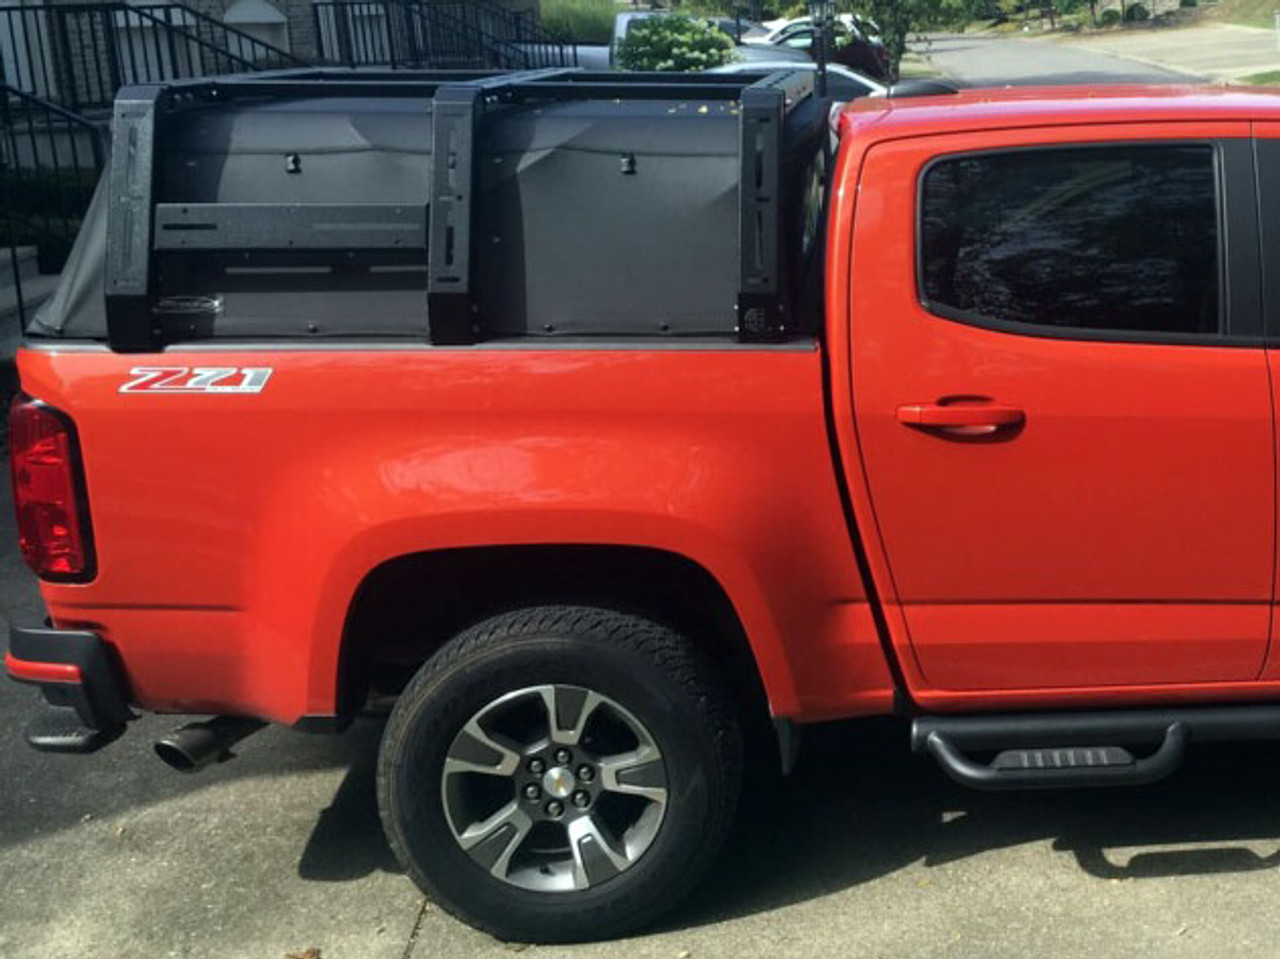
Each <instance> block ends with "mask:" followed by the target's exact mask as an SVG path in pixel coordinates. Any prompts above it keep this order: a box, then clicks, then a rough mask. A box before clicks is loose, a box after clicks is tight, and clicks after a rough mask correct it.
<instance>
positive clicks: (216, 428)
mask: <svg viewBox="0 0 1280 959" xmlns="http://www.w3.org/2000/svg"><path fill="white" fill-rule="evenodd" d="M811 83H812V72H811V71H803V72H802V71H792V72H776V73H767V74H766V73H761V74H707V75H676V76H655V75H652V74H636V75H616V74H607V73H600V74H589V73H583V72H574V71H559V72H556V71H536V72H529V73H516V74H491V73H476V74H472V75H460V74H457V73H442V74H415V73H410V72H406V71H397V72H395V73H393V74H387V75H383V76H379V75H373V74H369V73H366V72H359V71H357V72H352V73H342V72H336V73H335V72H323V71H321V72H310V73H307V72H302V73H293V74H290V73H276V74H267V75H260V76H259V77H258V78H256V79H255V78H252V77H242V78H230V79H220V80H210V81H191V82H185V83H174V84H167V85H158V86H150V87H139V88H132V89H127V90H125V91H124V92H123V93H122V94H121V96H120V98H119V99H118V101H117V104H116V110H115V121H114V122H115V131H114V138H113V155H112V158H111V166H110V170H109V173H108V175H107V177H106V179H105V181H104V183H103V185H102V187H101V188H100V190H99V194H98V196H97V198H96V200H95V204H94V208H93V209H92V210H91V211H90V214H89V216H88V218H87V221H86V226H85V228H84V230H83V231H82V233H81V236H80V238H79V240H78V241H77V244H76V247H75V249H74V250H73V253H72V257H71V261H70V262H69V264H68V267H67V269H66V271H65V272H64V274H63V279H62V284H61V286H60V288H59V290H58V292H57V293H56V294H55V296H54V298H53V299H52V300H51V301H50V302H49V304H47V305H46V307H45V308H44V309H43V310H42V311H41V312H40V313H39V314H38V315H37V316H36V318H35V319H34V321H33V322H32V324H31V325H30V328H29V329H28V331H27V336H28V340H27V343H26V346H25V348H24V349H23V350H22V351H21V352H20V353H19V356H18V367H19V373H20V376H21V386H22V390H23V394H22V395H21V396H20V397H19V398H18V400H17V401H16V403H15V405H14V406H13V409H12V412H11V414H10V431H9V438H10V448H11V457H12V466H13V478H14V493H15V498H16V503H17V511H18V527H19V531H20V536H21V546H22V551H23V554H24V556H25V557H26V560H27V562H28V563H29V564H30V566H31V568H32V569H33V570H35V572H36V574H37V575H38V576H39V577H40V579H41V591H42V594H43V596H44V600H45V603H46V605H47V607H48V612H49V619H48V622H47V623H45V624H16V625H14V626H13V627H12V630H11V636H10V647H9V651H8V654H7V656H6V660H5V662H6V668H7V670H8V673H9V675H10V676H11V677H13V678H14V679H16V680H19V681H21V682H26V683H31V684H34V685H36V686H38V687H39V688H40V689H41V690H42V691H43V693H44V696H45V699H46V700H47V705H46V706H45V707H44V708H43V710H42V712H41V713H40V714H39V715H38V716H37V718H36V719H34V720H33V722H32V724H31V725H30V726H29V727H28V728H27V731H26V736H27V739H28V741H29V742H30V743H31V744H32V745H33V746H35V747H36V748H38V749H44V750H51V751H63V752H86V751H91V750H94V749H98V748H101V747H102V746H104V745H105V744H106V743H108V742H109V741H110V740H112V739H113V738H115V737H116V736H118V735H120V734H121V733H122V732H123V731H124V729H125V728H126V726H127V724H128V722H129V720H130V719H131V718H132V717H133V715H134V712H135V711H136V710H147V711H153V712H161V713H166V712H172V713H193V712H194V713H205V714H212V715H215V716H216V717H217V718H216V719H214V720H212V721H210V722H206V723H199V724H196V725H193V726H187V727H185V728H183V729H181V730H178V731H177V732H175V733H173V734H172V735H171V736H168V737H166V738H165V739H164V740H162V741H161V742H160V743H158V744H157V751H158V752H159V753H160V755H161V756H162V757H164V758H165V759H166V760H167V761H168V762H170V763H171V764H172V765H175V766H177V767H179V768H186V769H195V768H199V767H200V766H202V765H204V764H206V763H208V762H211V761H214V760H220V759H225V758H227V756H228V748H229V746H230V745H231V744H233V743H235V742H237V741H238V740H240V739H243V738H244V737H245V736H247V735H249V734H250V733H252V732H253V731H254V730H255V729H256V728H257V727H258V726H259V725H261V724H262V723H263V722H273V723H282V724H288V725H293V726H298V727H303V728H311V729H328V730H339V729H341V728H343V727H344V726H345V725H346V724H347V723H349V722H350V721H351V720H352V717H354V716H355V715H357V714H358V713H359V712H360V711H361V710H362V708H363V707H364V706H365V704H366V703H367V702H369V701H370V698H371V695H372V694H375V693H376V694H378V695H377V696H376V698H377V699H378V700H379V701H381V700H382V699H383V698H384V696H383V694H391V695H395V694H398V700H397V701H396V705H395V707H394V709H393V711H392V713H391V717H390V720H389V722H388V724H387V727H386V731H385V734H384V738H383V742H382V746H381V756H380V760H379V771H378V795H379V804H380V809H381V812H382V817H383V821H384V824H385V826H386V830H387V834H388V836H389V837H390V842H391V845H392V847H393V848H394V849H395V852H396V854H397V855H398V857H399V858H400V861H401V862H402V863H403V864H404V866H405V868H406V870H407V872H408V873H409V875H410V876H411V877H412V878H413V879H414V880H415V881H416V882H417V883H419V884H420V885H421V887H422V888H423V889H424V890H425V891H426V892H427V893H428V894H429V895H430V897H431V898H432V900H433V901H434V902H436V903H438V904H439V905H440V906H442V907H443V908H445V909H448V910H450V911H451V912H453V913H454V914H456V915H458V916H460V917H462V918H463V919H465V920H466V921H468V922H471V923H474V924H475V925H477V926H479V927H481V928H483V929H487V930H489V931H491V932H493V933H495V934H497V935H499V936H502V937H507V938H513V939H518V940H521V941H533V940H536V941H551V940H575V939H585V938H593V937H602V936H611V935H617V934H619V933H622V932H624V931H627V930H630V929H634V928H636V927H638V926H640V925H643V924H644V923H647V922H650V921H652V920H653V919H654V918H655V917H657V916H659V915H661V914H662V913H663V912H664V911H665V910H667V909H669V908H670V907H672V906H673V905H674V904H676V903H678V902H680V901H682V900H684V899H685V898H686V897H687V896H688V895H689V894H690V893H691V891H692V890H693V889H694V888H695V887H696V885H697V883H698V881H699V879H700V878H701V877H702V876H703V875H704V874H705V872H706V871H707V869H708V868H709V867H710V865H711V864H712V863H713V862H714V860H715V859H716V856H717V854H718V853H719V851H720V849H721V848H722V846H723V845H724V843H725V842H726V839H727V837H728V836H729V835H730V830H731V826H732V822H733V819H734V816H735V811H736V810H737V809H738V808H739V806H740V803H741V801H742V798H743V795H744V791H746V790H749V791H750V792H751V793H753V794H759V792H760V791H762V790H766V789H767V788H768V776H769V775H770V773H771V772H774V773H776V772H777V771H778V770H780V769H786V768H789V767H790V765H791V763H792V762H793V761H794V759H795V755H796V749H797V747H798V743H799V734H800V732H801V731H802V730H803V729H804V728H805V726H806V725H808V724H812V723H816V722H820V721H823V720H829V719H835V718H839V717H853V716H873V715H891V714H893V715H898V716H901V717H903V718H904V720H906V721H909V722H910V724H911V745H912V748H913V749H915V750H916V751H917V752H920V753H922V754H927V755H929V756H931V757H933V758H934V759H935V760H936V761H937V762H938V763H939V764H940V765H941V766H942V768H943V769H944V770H945V771H946V772H947V774H949V775H950V776H952V777H953V778H954V779H956V780H957V781H958V782H961V783H964V784H966V785H970V786H974V787H978V788H983V789H1021V788H1041V787H1067V786H1102V785H1124V784H1136V783H1146V782H1150V781H1153V780H1155V779H1158V778H1160V777H1162V776H1165V775H1168V774H1169V773H1170V772H1172V771H1173V770H1174V769H1176V768H1177V767H1178V765H1179V763H1180V761H1181V760H1182V758H1183V756H1184V754H1185V752H1186V750H1187V748H1188V745H1189V744H1192V743H1209V742H1215V741H1222V740H1251V739H1277V738H1280V644H1278V643H1277V642H1276V636H1275V633H1276V629H1277V622H1280V620H1278V619H1277V617H1276V616H1275V615H1274V613H1275V606H1276V604H1277V592H1276V578H1275V570H1276V568H1277V560H1278V559H1280V553H1278V544H1277V512H1276V510H1277V506H1276V503H1277V497H1276V491H1277V458H1276V448H1277V447H1276V439H1277V436H1276V429H1277V424H1276V413H1275V410H1276V408H1277V400H1278V399H1280V396H1277V392H1278V391H1280V386H1278V385H1277V384H1280V376H1277V375H1276V374H1277V371H1276V370H1275V369H1274V366H1275V364H1276V362H1277V355H1276V353H1275V351H1274V350H1272V349H1271V347H1273V346H1274V344H1275V343H1276V342H1277V339H1278V338H1280V294H1278V293H1277V286H1276V284H1275V283H1274V282H1272V280H1273V266H1272V265H1273V264H1274V263H1276V262H1277V261H1278V260H1280V249H1278V248H1277V247H1276V244H1277V242H1280V241H1277V239H1276V237H1275V236H1274V235H1272V233H1271V232H1269V231H1266V230H1264V229H1263V224H1266V223H1269V222H1274V221H1276V220H1277V219H1280V177H1278V176H1277V175H1276V172H1275V171H1277V170H1280V100H1277V99H1276V98H1275V97H1273V96H1271V95H1270V94H1267V93H1264V92H1255V91H1251V90H1231V89H1222V88H1216V89H1194V88H1178V89H1169V88H1159V89H1157V88H1151V89H1147V88H1142V87H1120V88H1105V87H1103V88H1052V89H1018V90H977V91H968V92H960V93H939V94H937V95H934V96H927V97H920V98H903V99H899V98H879V97H865V98H862V99H859V100H857V101H855V102H854V103H852V104H850V105H849V106H848V107H847V108H846V109H845V110H844V112H843V113H842V114H841V115H840V118H839V124H838V141H837V142H836V144H835V150H834V153H832V149H831V148H832V134H831V129H830V126H829V123H828V116H827V104H826V103H825V102H824V101H821V100H819V99H818V98H815V97H814V96H812V94H811ZM934 89H935V90H936V89H938V87H937V85H935V87H934ZM828 158H832V159H833V162H831V163H829V162H828ZM243 748H252V747H251V746H250V745H246V746H244V747H243ZM873 779H874V777H872V779H871V780H869V786H868V788H874V781H873ZM744 782H748V783H750V784H751V785H750V786H749V787H744ZM223 841H226V842H238V841H245V840H244V839H243V837H236V836H227V837H223ZM856 854H857V853H856V851H851V852H850V855H856Z"/></svg>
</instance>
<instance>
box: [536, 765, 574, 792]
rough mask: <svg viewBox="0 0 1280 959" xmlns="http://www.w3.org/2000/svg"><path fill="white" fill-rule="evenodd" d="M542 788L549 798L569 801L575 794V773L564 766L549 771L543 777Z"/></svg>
mask: <svg viewBox="0 0 1280 959" xmlns="http://www.w3.org/2000/svg"><path fill="white" fill-rule="evenodd" d="M542 788H543V789H544V790H545V791H546V793H547V795H548V796H554V797H555V798H556V799H567V798H568V797H569V793H571V792H573V773H571V772H570V771H569V770H567V769H565V768H564V767H563V766H556V767H554V768H552V769H548V770H547V771H546V772H545V773H544V774H543V776H542Z"/></svg>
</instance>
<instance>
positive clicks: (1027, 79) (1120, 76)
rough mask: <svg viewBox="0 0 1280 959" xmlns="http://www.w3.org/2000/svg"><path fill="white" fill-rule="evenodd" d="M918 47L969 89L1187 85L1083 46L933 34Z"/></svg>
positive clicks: (1174, 74) (1182, 78)
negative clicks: (1114, 84)
mask: <svg viewBox="0 0 1280 959" xmlns="http://www.w3.org/2000/svg"><path fill="white" fill-rule="evenodd" d="M914 49H915V50H916V51H917V52H919V53H923V54H925V56H927V58H928V60H929V62H930V63H932V64H933V66H935V67H937V68H938V69H939V70H942V71H943V72H944V73H946V74H947V75H948V76H950V77H952V78H954V79H956V80H959V81H960V82H962V83H964V84H967V85H969V86H1003V85H1005V84H1014V85H1025V84H1031V83H1036V84H1039V83H1045V84H1067V83H1186V82H1188V80H1193V79H1196V78H1195V77H1192V76H1189V75H1188V74H1186V73H1183V72H1179V71H1174V70H1170V69H1167V68H1165V67H1160V66H1153V65H1151V64H1144V63H1138V62H1136V61H1133V60H1127V59H1123V58H1121V57H1117V56H1113V55H1111V54H1110V53H1108V52H1106V51H1103V50H1094V49H1092V48H1088V47H1085V46H1084V45H1082V44H1077V43H1067V42H1053V41H1048V40H1044V39H1037V38H1030V37H1023V36H1007V35H990V34H974V33H962V34H934V35H932V36H931V37H930V38H929V39H928V42H927V43H924V44H917V45H915V47H914Z"/></svg>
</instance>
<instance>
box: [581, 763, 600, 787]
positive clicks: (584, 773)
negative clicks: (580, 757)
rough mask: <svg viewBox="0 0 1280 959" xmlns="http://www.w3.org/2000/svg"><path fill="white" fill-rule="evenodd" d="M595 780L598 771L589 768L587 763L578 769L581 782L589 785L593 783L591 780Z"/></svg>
mask: <svg viewBox="0 0 1280 959" xmlns="http://www.w3.org/2000/svg"><path fill="white" fill-rule="evenodd" d="M595 778H596V771H595V770H594V769H592V768H591V767H590V766H588V765H587V764H586V763H583V764H582V765H581V766H579V767H578V779H579V780H581V781H582V782H584V783H589V782H591V780H593V779H595Z"/></svg>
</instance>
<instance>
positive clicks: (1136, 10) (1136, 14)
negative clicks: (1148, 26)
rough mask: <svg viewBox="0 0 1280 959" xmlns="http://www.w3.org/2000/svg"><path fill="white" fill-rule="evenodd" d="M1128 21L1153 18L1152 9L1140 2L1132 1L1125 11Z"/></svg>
mask: <svg viewBox="0 0 1280 959" xmlns="http://www.w3.org/2000/svg"><path fill="white" fill-rule="evenodd" d="M1124 19H1125V22H1126V23H1136V22H1138V21H1139V20H1149V19H1151V11H1150V10H1148V9H1147V8H1146V7H1144V6H1143V5H1142V4H1140V3H1131V4H1129V8H1128V9H1127V10H1125V12H1124Z"/></svg>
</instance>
